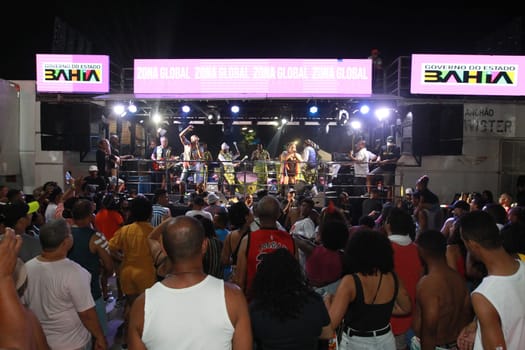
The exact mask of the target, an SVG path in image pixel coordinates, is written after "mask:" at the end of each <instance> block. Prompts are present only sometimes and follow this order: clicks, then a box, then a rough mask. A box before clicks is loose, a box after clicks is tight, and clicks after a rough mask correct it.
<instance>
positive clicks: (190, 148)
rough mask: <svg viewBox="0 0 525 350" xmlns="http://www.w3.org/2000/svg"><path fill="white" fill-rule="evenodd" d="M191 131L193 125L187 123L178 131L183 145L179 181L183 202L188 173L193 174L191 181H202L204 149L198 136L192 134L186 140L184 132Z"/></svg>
mask: <svg viewBox="0 0 525 350" xmlns="http://www.w3.org/2000/svg"><path fill="white" fill-rule="evenodd" d="M190 131H193V125H188V126H187V127H186V128H184V129H183V130H182V131H181V132H180V133H179V139H180V142H181V143H182V145H183V146H184V152H183V164H182V174H181V178H180V182H179V192H180V199H179V202H180V203H183V202H184V193H185V192H186V187H187V184H186V182H187V180H188V177H189V176H190V175H192V176H193V183H194V184H198V183H200V182H203V175H202V167H203V160H204V150H203V148H202V146H201V144H200V138H199V136H197V135H195V134H193V135H191V136H190V139H189V140H188V139H187V138H186V134H187V133H188V132H190Z"/></svg>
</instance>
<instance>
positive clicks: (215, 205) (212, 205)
mask: <svg viewBox="0 0 525 350" xmlns="http://www.w3.org/2000/svg"><path fill="white" fill-rule="evenodd" d="M206 202H207V203H208V206H206V207H205V208H204V210H206V211H207V212H209V213H210V214H211V215H215V214H218V213H225V214H228V209H227V208H226V207H225V206H224V205H222V204H221V202H220V198H219V196H218V195H217V194H216V193H215V192H210V193H208V196H207V197H206Z"/></svg>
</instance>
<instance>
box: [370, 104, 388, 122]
mask: <svg viewBox="0 0 525 350" xmlns="http://www.w3.org/2000/svg"><path fill="white" fill-rule="evenodd" d="M390 111H391V110H390V108H384V107H383V108H378V109H376V110H375V113H374V114H375V116H376V117H377V119H378V120H379V121H383V120H385V119H387V118H388V117H390Z"/></svg>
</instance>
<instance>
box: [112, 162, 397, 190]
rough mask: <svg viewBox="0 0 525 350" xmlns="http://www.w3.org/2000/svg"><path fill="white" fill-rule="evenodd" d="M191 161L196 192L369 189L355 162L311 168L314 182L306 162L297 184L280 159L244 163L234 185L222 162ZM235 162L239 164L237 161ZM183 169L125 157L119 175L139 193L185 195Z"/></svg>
mask: <svg viewBox="0 0 525 350" xmlns="http://www.w3.org/2000/svg"><path fill="white" fill-rule="evenodd" d="M237 162H238V161H237ZM188 163H189V164H190V166H193V167H194V168H195V167H196V168H197V170H196V171H195V172H194V173H192V175H193V176H190V177H189V178H188V180H187V182H186V186H185V190H186V191H187V192H192V191H194V190H195V189H196V186H197V185H199V184H200V185H201V186H204V188H205V189H206V190H208V191H213V192H222V193H223V194H224V195H225V196H227V197H228V196H232V195H234V194H233V193H227V192H228V185H229V186H230V187H231V186H234V188H235V192H236V194H241V195H247V194H254V193H255V192H256V191H257V190H259V189H266V190H268V192H270V193H282V194H284V193H285V192H286V190H287V189H288V188H289V187H299V188H300V189H306V190H313V191H314V192H323V193H327V192H330V193H333V192H337V193H340V192H342V191H345V192H347V193H348V194H349V196H350V197H361V194H362V193H365V192H367V186H366V184H356V183H355V182H354V162H352V161H321V162H319V163H317V166H315V167H314V168H313V171H311V174H310V175H313V177H312V179H313V180H310V182H307V181H306V179H305V175H306V174H305V169H306V163H305V162H302V163H301V164H300V166H299V169H300V171H299V173H298V174H297V176H296V178H295V179H296V184H283V183H282V181H281V180H282V178H281V176H282V166H283V163H282V162H281V161H278V160H269V161H243V162H241V163H240V165H239V166H238V167H236V168H235V172H234V173H230V174H232V175H233V180H234V184H231V183H227V176H225V172H224V169H223V167H222V164H221V162H220V161H213V162H209V163H207V164H206V166H204V164H203V162H202V161H189V162H188ZM233 163H234V164H235V163H236V161H234V162H233ZM371 164H372V163H371ZM199 165H200V167H199ZM182 171H183V162H182V161H180V160H167V161H163V162H157V161H154V160H151V159H137V158H135V159H126V160H122V166H121V167H120V169H119V177H120V178H122V179H123V180H124V181H125V183H126V188H127V189H128V190H132V189H135V190H136V191H137V192H139V193H143V194H147V195H152V194H153V193H154V192H155V190H156V189H158V188H165V189H167V190H168V192H170V193H178V194H179V195H181V193H180V191H179V184H180V181H181V176H182ZM226 174H228V173H226ZM307 178H308V176H307ZM229 179H230V180H231V179H232V176H229ZM308 179H310V178H308ZM363 181H364V180H363ZM379 185H380V184H379ZM371 187H372V188H378V189H380V190H381V191H385V192H386V191H388V190H390V191H391V192H390V194H389V195H390V196H394V197H397V196H398V195H399V194H398V193H397V192H398V191H396V187H399V186H396V185H393V186H391V188H387V187H385V186H381V185H380V186H378V183H374V182H372V184H371ZM185 194H186V193H184V194H183V195H185Z"/></svg>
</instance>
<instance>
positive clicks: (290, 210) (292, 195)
mask: <svg viewBox="0 0 525 350" xmlns="http://www.w3.org/2000/svg"><path fill="white" fill-rule="evenodd" d="M281 208H282V212H281V215H280V216H279V222H280V223H281V225H283V226H284V227H285V228H286V229H287V230H289V229H290V228H291V227H292V224H293V223H294V222H295V220H297V217H298V216H299V211H298V208H299V202H298V200H297V192H295V189H294V188H293V187H291V188H290V189H289V190H288V192H287V193H286V199H284V200H283V201H282V203H281ZM291 217H294V219H293V220H292V218H291Z"/></svg>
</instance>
